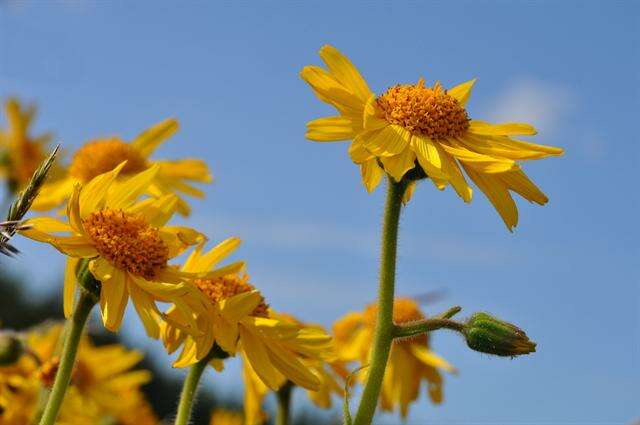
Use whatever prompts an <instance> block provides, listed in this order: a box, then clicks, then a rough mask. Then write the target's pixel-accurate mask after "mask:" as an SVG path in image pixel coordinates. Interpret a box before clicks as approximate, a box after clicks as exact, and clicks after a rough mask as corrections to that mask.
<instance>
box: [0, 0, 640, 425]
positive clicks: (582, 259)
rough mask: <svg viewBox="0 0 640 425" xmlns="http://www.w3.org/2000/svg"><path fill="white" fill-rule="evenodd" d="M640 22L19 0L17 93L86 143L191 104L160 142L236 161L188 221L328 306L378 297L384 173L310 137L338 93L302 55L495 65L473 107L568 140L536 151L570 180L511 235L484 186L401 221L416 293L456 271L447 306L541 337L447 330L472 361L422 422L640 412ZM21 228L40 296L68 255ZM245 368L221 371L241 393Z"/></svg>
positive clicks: (556, 176) (8, 87) (493, 6)
mask: <svg viewBox="0 0 640 425" xmlns="http://www.w3.org/2000/svg"><path fill="white" fill-rule="evenodd" d="M639 24H640V3H638V2H637V1H628V2H569V1H566V2H506V1H504V2H503V1H483V2H442V3H440V2H438V3H430V2H415V3H413V2H411V3H409V2H395V3H390V2H389V3H386V2H385V3H373V2H366V3H349V4H345V3H342V2H335V3H333V2H322V3H320V2H316V3H313V4H307V3H303V2H300V3H297V2H296V3H284V2H282V3H275V2H273V3H267V2H264V3H249V2H239V3H236V4H232V3H213V2H211V3H205V2H183V3H181V4H180V5H179V6H177V5H176V4H172V3H171V2H136V3H130V2H116V1H114V2H82V1H74V2H71V1H66V2H60V3H54V2H50V3H45V2H35V1H34V2H27V3H18V2H12V1H9V2H7V1H5V2H1V3H0V96H1V97H5V96H7V95H18V96H20V97H21V98H24V99H26V100H31V101H35V102H37V103H38V104H39V106H40V115H39V117H38V120H37V125H36V129H37V130H52V131H53V132H55V134H56V140H60V141H61V142H62V143H63V145H64V146H65V147H66V148H68V149H73V148H74V147H77V146H79V145H80V144H82V143H83V142H85V141H87V140H88V139H91V138H94V137H99V136H108V135H120V136H122V137H124V138H131V137H133V136H135V135H136V134H137V133H138V132H139V131H141V130H143V129H144V128H146V127H147V126H150V125H152V124H154V123H156V122H158V121H160V120H162V119H164V118H166V117H170V116H175V117H177V118H178V119H179V120H180V123H181V130H180V132H179V133H178V134H177V135H176V136H175V137H174V138H173V139H172V140H171V141H170V142H168V143H167V144H166V145H164V146H163V147H162V148H161V149H160V150H159V151H158V154H157V156H158V157H166V158H177V157H184V156H196V157H202V158H205V159H206V160H207V162H208V163H209V165H210V166H211V168H212V170H213V174H214V176H215V179H216V181H215V183H214V184H213V185H212V186H210V187H207V188H206V191H207V198H206V200H204V201H201V202H195V203H194V205H195V211H196V213H195V214H194V215H193V217H192V218H191V219H190V221H189V223H191V224H193V225H195V226H199V227H201V228H202V229H203V230H206V231H207V232H208V233H209V234H210V236H211V238H212V239H213V240H220V239H222V238H225V237H227V236H230V235H238V236H240V237H241V238H242V239H243V240H244V244H243V246H242V248H241V250H240V254H239V257H242V258H244V259H246V260H247V261H248V265H249V272H250V274H251V276H252V279H253V281H254V283H255V284H256V285H257V286H259V288H260V289H262V291H263V292H264V294H265V296H266V297H267V299H268V301H269V302H270V303H271V304H272V305H273V306H274V307H275V308H277V309H280V310H284V311H289V312H291V313H293V314H297V315H299V316H300V317H301V318H303V319H304V320H307V321H316V322H320V323H323V324H325V325H330V324H331V323H332V321H333V320H335V319H336V318H337V317H339V316H341V315H342V314H344V313H345V312H347V311H349V310H354V309H360V308H361V307H362V306H363V305H364V304H366V303H367V302H369V301H371V300H372V298H373V297H374V293H375V287H376V279H377V272H376V269H377V256H378V246H379V242H378V233H379V225H380V219H381V207H382V202H383V192H384V190H379V191H378V192H376V193H375V194H373V195H367V194H366V192H365V191H364V189H363V188H362V187H361V185H360V181H359V174H358V169H357V167H355V166H354V165H353V164H352V163H351V162H350V160H349V159H348V157H347V153H346V150H347V144H346V143H336V144H316V143H312V142H309V141H306V140H305V138H304V131H305V122H306V121H308V120H310V119H313V118H316V117H319V116H325V115H329V114H330V113H331V112H332V111H331V109H330V108H329V107H328V106H326V105H324V104H321V103H320V102H319V101H317V100H316V99H315V97H314V96H313V95H312V94H311V92H310V90H309V88H308V87H307V86H306V85H305V83H304V82H302V81H301V80H300V78H299V77H298V73H299V71H300V69H301V68H302V67H303V66H304V65H307V64H319V63H320V60H319V58H318V56H317V50H318V49H319V48H320V47H321V46H322V45H323V44H326V43H329V44H333V45H334V46H336V47H338V48H339V49H341V50H342V51H343V52H345V53H346V54H347V55H349V56H350V58H351V59H352V61H353V62H354V63H355V64H356V65H357V66H358V67H359V69H360V70H361V72H362V73H363V75H364V76H365V78H366V79H367V81H368V82H369V85H370V87H371V88H372V89H373V90H374V91H376V92H378V93H380V92H382V91H384V90H385V89H386V88H387V87H388V86H390V85H393V84H396V83H406V82H413V81H416V80H417V79H418V78H419V77H420V76H424V77H425V78H426V79H427V81H428V82H433V81H435V80H441V81H442V83H443V84H444V85H445V86H451V85H454V84H457V83H459V82H462V81H466V80H468V79H470V78H473V77H478V82H477V84H476V87H475V89H474V93H473V96H472V98H471V100H470V102H469V104H468V108H469V112H470V114H471V116H472V117H475V118H480V119H488V120H495V121H498V120H526V121H529V122H531V123H532V124H534V125H535V126H536V127H537V128H538V129H539V132H540V134H539V136H537V137H536V138H535V140H536V141H539V142H541V143H546V144H552V145H557V146H561V147H563V148H565V149H566V155H565V156H564V157H561V158H551V159H547V160H543V161H538V162H532V163H528V164H526V165H525V166H524V169H525V171H526V172H527V173H528V174H529V175H530V176H531V177H532V178H533V179H534V180H535V181H536V182H537V183H538V184H539V185H540V186H541V187H542V188H543V190H544V191H545V192H546V193H547V195H548V196H549V198H550V199H551V201H550V202H549V204H548V205H547V206H545V207H539V206H535V205H530V204H528V203H527V202H526V201H522V200H519V202H518V205H519V210H520V224H519V226H518V227H517V229H516V231H515V233H513V234H510V233H509V232H508V231H507V230H506V229H505V227H504V225H503V224H502V222H501V220H500V218H499V217H498V216H497V214H496V213H495V212H494V211H493V209H492V208H491V206H490V205H489V203H488V202H487V201H486V199H485V198H484V197H483V196H481V195H480V193H479V191H476V195H477V196H476V197H475V198H474V200H473V202H472V203H471V204H470V205H466V204H464V203H463V202H462V201H460V200H459V199H458V198H457V196H455V194H454V193H453V192H452V191H451V190H450V189H447V190H446V191H444V192H439V191H437V190H435V189H434V188H433V186H432V185H430V184H423V185H422V186H420V187H419V189H418V190H417V192H416V194H415V196H414V200H413V201H412V202H411V204H410V205H409V207H408V208H407V210H406V211H405V214H404V216H403V220H402V224H401V234H400V238H401V241H400V248H399V263H398V293H399V294H401V295H415V294H421V293H424V292H429V291H432V290H446V297H445V299H444V300H442V301H440V302H438V303H437V304H435V305H428V306H425V309H426V310H427V311H431V312H433V311H436V310H441V309H445V308H447V307H448V306H449V305H451V304H460V305H461V306H463V308H464V310H463V311H465V312H467V313H471V312H473V311H476V310H487V311H490V312H493V313H495V314H496V315H499V316H501V317H503V318H505V319H508V320H511V321H514V322H516V323H518V324H520V325H521V326H522V327H524V328H525V329H526V330H527V331H528V333H529V334H530V335H531V336H532V338H534V339H535V340H537V341H538V347H539V351H538V353H536V354H535V355H533V356H529V357H526V358H521V359H515V360H505V359H496V358H489V357H488V356H484V355H480V354H478V353H474V352H471V351H469V350H468V349H465V346H464V345H463V343H462V341H461V340H460V339H459V338H458V337H457V336H456V335H452V334H446V333H444V334H440V333H439V334H436V335H434V337H433V348H434V350H435V351H437V352H438V353H440V354H442V355H443V356H444V357H446V358H447V359H449V360H450V361H451V362H452V363H453V364H455V365H456V366H457V367H458V368H459V369H460V374H459V375H458V376H452V377H447V380H446V387H445V403H444V404H443V405H441V406H432V405H430V404H429V403H428V402H427V401H426V400H425V397H424V396H423V397H422V398H421V400H420V402H419V403H417V404H415V405H414V406H413V407H412V410H411V415H410V417H409V420H408V421H407V423H410V424H423V423H427V422H428V423H483V424H489V423H490V424H496V423H519V424H524V423H575V424H577V423H581V424H582V423H628V422H629V421H630V420H631V419H633V418H637V417H638V416H640V412H639V411H638V399H637V387H638V383H639V382H640V372H639V371H640V367H639V366H640V348H639V343H638V341H639V338H640V314H639V311H640V310H639V308H640V302H639V300H640V294H639V289H638V281H639V279H638V278H639V273H638V243H637V238H638V236H639V234H638V225H637V221H636V220H637V217H638V213H639V211H638V186H637V181H638V180H637V176H636V173H635V172H636V170H637V167H638V164H639V162H638V159H639V157H638V140H637V136H636V133H637V131H636V126H637V116H636V114H637V113H638V111H639V110H640V109H639V108H638V107H639V106H640V105H639V101H638V99H639V98H638V94H639V92H638V84H639V83H640V78H639V75H640V72H639V71H640V67H639V58H640V56H639V55H638V43H639V41H640V33H639V30H638V28H639ZM19 245H20V246H21V247H22V248H28V251H27V252H26V253H25V254H24V255H23V256H21V257H20V258H19V259H18V260H17V261H11V262H7V261H6V260H2V264H3V267H12V268H13V269H15V270H16V272H20V273H25V274H27V276H29V277H30V279H31V281H32V282H33V283H32V284H31V289H32V290H33V291H34V293H35V294H41V293H44V292H46V291H52V290H55V291H58V290H59V288H58V286H56V285H53V284H52V282H55V281H56V279H58V276H59V275H58V272H60V273H61V272H62V267H63V263H62V261H63V259H62V258H61V256H59V255H57V254H56V253H54V252H53V250H51V249H48V248H47V247H44V246H38V245H34V244H30V243H29V242H27V241H20V242H19ZM43 258H44V259H45V260H42V259H43ZM34 261H40V263H39V264H42V262H43V261H47V262H50V263H51V264H49V263H46V267H45V266H44V265H43V267H38V268H36V269H33V268H30V264H33V262H34ZM52 270H54V271H55V272H52ZM126 321H127V325H126V329H125V332H126V335H127V336H128V338H129V339H128V340H129V341H130V342H131V344H132V345H135V346H139V347H141V348H143V349H145V350H148V351H149V352H150V353H155V354H157V359H158V361H160V362H162V361H166V358H165V357H163V356H164V355H163V354H162V351H161V350H160V347H159V344H158V343H156V342H153V341H148V340H145V338H141V337H140V336H141V335H142V330H141V328H140V326H139V323H138V320H137V318H136V317H135V315H134V314H131V313H130V314H129V315H128V316H127V319H126ZM230 369H231V372H232V373H228V374H226V375H223V376H214V375H213V374H211V375H209V376H208V380H209V381H210V382H214V384H213V385H216V386H218V387H219V388H221V389H222V388H224V389H225V391H230V392H231V393H232V394H240V391H241V388H240V387H239V386H238V384H237V377H236V375H233V372H234V367H233V366H231V368H230ZM634 394H635V395H634ZM378 421H379V423H389V424H391V423H396V422H397V421H398V419H397V417H396V416H381V417H380V418H379V420H378Z"/></svg>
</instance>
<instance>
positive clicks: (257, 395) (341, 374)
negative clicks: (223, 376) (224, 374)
mask: <svg viewBox="0 0 640 425" xmlns="http://www.w3.org/2000/svg"><path fill="white" fill-rule="evenodd" d="M269 314H270V317H273V318H276V319H278V320H281V321H282V322H284V323H291V324H295V325H298V326H304V325H303V324H302V323H301V322H300V321H299V320H297V319H296V318H295V317H293V316H291V315H288V314H284V313H276V312H274V311H273V310H269ZM307 326H308V327H310V328H316V329H318V330H319V331H321V332H325V330H324V329H322V327H320V326H316V325H311V326H309V325H307ZM301 362H302V363H303V364H304V365H305V366H306V367H308V368H309V369H311V370H313V372H314V373H315V374H316V376H318V378H319V380H320V386H319V388H318V389H317V390H316V391H312V390H307V395H308V397H309V399H310V400H311V401H312V402H313V403H314V404H315V405H316V406H318V407H320V408H321V409H330V408H331V406H332V395H333V394H335V395H337V396H338V397H344V381H345V380H346V378H347V376H348V375H349V371H348V370H347V368H346V365H345V364H344V362H342V361H340V360H338V359H337V357H336V356H335V353H334V352H333V351H327V352H326V353H325V355H324V356H323V358H320V357H315V358H305V357H303V358H301ZM242 369H243V373H242V376H243V379H244V386H245V391H244V415H245V417H246V425H260V424H263V423H265V422H266V420H267V415H266V412H264V410H263V409H262V406H263V401H264V398H265V397H266V396H267V394H269V392H270V391H271V389H269V387H267V386H266V385H265V384H264V383H263V382H262V380H261V379H260V377H259V376H258V375H257V374H256V373H255V372H254V370H253V368H252V367H251V365H250V364H249V362H248V361H247V359H246V357H245V356H243V368H242Z"/></svg>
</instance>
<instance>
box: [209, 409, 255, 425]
mask: <svg viewBox="0 0 640 425" xmlns="http://www.w3.org/2000/svg"><path fill="white" fill-rule="evenodd" d="M209 425H248V424H247V423H245V421H244V416H243V415H242V413H240V412H234V411H232V410H226V409H215V410H214V411H213V412H211V418H210V420H209Z"/></svg>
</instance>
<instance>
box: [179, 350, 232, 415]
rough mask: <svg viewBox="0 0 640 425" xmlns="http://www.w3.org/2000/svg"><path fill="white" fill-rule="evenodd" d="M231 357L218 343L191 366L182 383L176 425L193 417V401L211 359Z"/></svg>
mask: <svg viewBox="0 0 640 425" xmlns="http://www.w3.org/2000/svg"><path fill="white" fill-rule="evenodd" d="M227 357H229V355H228V354H227V353H225V352H224V351H223V350H222V349H221V348H220V347H219V346H218V345H217V344H214V345H213V348H212V349H211V351H210V352H209V354H208V355H207V356H205V357H204V358H203V359H201V360H200V361H199V362H198V363H196V364H194V365H193V366H191V368H190V369H189V373H188V374H187V378H186V379H185V380H184V383H183V384H182V393H181V394H180V402H179V404H178V413H177V415H176V421H175V425H187V424H188V423H189V419H190V418H191V410H192V409H193V401H194V399H195V396H196V392H197V391H198V383H199V382H200V378H201V377H202V373H203V372H204V370H205V368H206V367H207V365H208V364H209V362H210V361H211V359H226V358H227Z"/></svg>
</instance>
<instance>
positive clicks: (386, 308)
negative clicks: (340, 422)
mask: <svg viewBox="0 0 640 425" xmlns="http://www.w3.org/2000/svg"><path fill="white" fill-rule="evenodd" d="M387 180H388V181H387V201H386V206H385V213H384V224H383V229H382V253H381V260H380V283H379V287H378V315H377V319H376V330H375V335H374V339H373V353H372V356H371V364H370V366H369V377H368V378H367V384H366V385H365V387H364V392H363V393H362V399H361V400H360V405H359V406H358V412H357V414H356V417H355V419H354V421H353V423H354V425H368V424H370V423H371V421H372V419H373V415H374V414H375V411H376V406H377V405H378V397H379V396H380V390H381V387H382V379H383V378H384V372H385V369H386V367H387V360H388V359H389V352H390V350H391V343H392V342H393V331H394V324H393V298H394V286H395V277H396V251H397V247H398V224H399V222H400V210H401V209H402V196H403V194H404V191H405V189H406V187H407V182H406V181H405V180H402V181H400V182H398V183H396V182H395V181H394V180H393V179H392V178H391V177H389V178H388V179H387Z"/></svg>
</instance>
